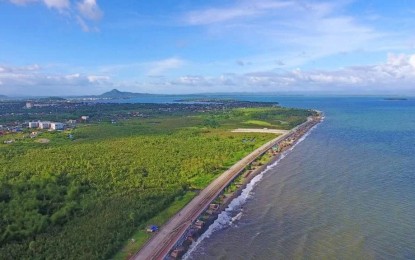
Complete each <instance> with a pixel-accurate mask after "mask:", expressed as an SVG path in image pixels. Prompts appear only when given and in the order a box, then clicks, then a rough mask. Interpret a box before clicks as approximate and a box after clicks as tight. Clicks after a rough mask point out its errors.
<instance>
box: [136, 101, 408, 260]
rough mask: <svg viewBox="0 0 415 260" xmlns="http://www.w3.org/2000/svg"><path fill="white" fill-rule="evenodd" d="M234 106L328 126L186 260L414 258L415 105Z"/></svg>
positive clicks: (260, 181)
mask: <svg viewBox="0 0 415 260" xmlns="http://www.w3.org/2000/svg"><path fill="white" fill-rule="evenodd" d="M226 97H230V96H226ZM233 97H234V98H240V99H245V100H252V101H276V102H280V104H281V105H283V106H290V107H303V108H315V109H319V110H322V111H324V113H325V115H326V118H325V120H324V122H323V123H322V124H320V125H319V126H317V128H315V129H314V130H313V131H312V132H311V133H310V134H309V135H308V136H307V137H306V138H305V139H304V140H303V141H302V142H300V143H298V144H297V145H296V147H295V148H294V149H293V150H292V151H290V152H288V153H287V154H286V155H285V157H284V158H283V159H282V160H280V161H279V162H278V163H277V164H276V165H274V166H273V167H272V168H270V169H268V170H267V171H266V172H265V173H264V174H262V175H259V176H257V178H256V179H255V181H254V182H255V184H253V185H250V186H249V187H248V190H246V191H245V192H244V194H243V196H242V197H240V198H238V199H237V200H236V201H234V203H233V204H232V205H231V207H230V208H229V210H228V211H227V212H225V213H222V214H221V215H220V217H219V219H218V221H217V222H216V223H215V224H213V225H212V226H211V228H210V230H209V231H208V232H207V233H205V234H204V238H203V240H201V241H200V242H199V243H198V244H197V245H196V246H195V247H194V248H193V249H192V252H191V253H190V254H188V256H187V258H188V259H415V99H414V98H410V99H409V100H406V101H386V100H383V98H376V97H370V98H359V97H353V98H332V97H331V98H318V97H277V96H272V95H264V96H260V95H258V96H246V95H244V96H233ZM174 99H177V97H176V98H172V97H169V98H167V97H165V98H161V100H160V102H169V101H170V102H171V101H173V100H174ZM136 102H143V100H136ZM241 206H243V215H242V218H241V219H240V220H239V221H238V222H236V223H234V224H230V218H231V217H232V216H235V215H236V214H237V213H238V212H240V210H241V209H240V208H241Z"/></svg>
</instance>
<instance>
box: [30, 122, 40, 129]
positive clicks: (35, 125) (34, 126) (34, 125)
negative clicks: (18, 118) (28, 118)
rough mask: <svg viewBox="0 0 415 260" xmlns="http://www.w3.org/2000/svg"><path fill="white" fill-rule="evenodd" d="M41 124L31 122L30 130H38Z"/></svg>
mask: <svg viewBox="0 0 415 260" xmlns="http://www.w3.org/2000/svg"><path fill="white" fill-rule="evenodd" d="M38 127H39V122H29V128H38Z"/></svg>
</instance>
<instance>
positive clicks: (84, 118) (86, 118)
mask: <svg viewBox="0 0 415 260" xmlns="http://www.w3.org/2000/svg"><path fill="white" fill-rule="evenodd" d="M81 119H82V120H84V121H86V120H88V119H89V116H81Z"/></svg>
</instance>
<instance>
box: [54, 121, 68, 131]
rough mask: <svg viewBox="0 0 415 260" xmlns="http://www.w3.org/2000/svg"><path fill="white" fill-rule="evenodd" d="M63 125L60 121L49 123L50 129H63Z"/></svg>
mask: <svg viewBox="0 0 415 260" xmlns="http://www.w3.org/2000/svg"><path fill="white" fill-rule="evenodd" d="M64 127H65V125H64V124H62V123H57V122H54V123H51V124H50V129H53V130H63V129H64Z"/></svg>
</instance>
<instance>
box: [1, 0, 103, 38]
mask: <svg viewBox="0 0 415 260" xmlns="http://www.w3.org/2000/svg"><path fill="white" fill-rule="evenodd" d="M9 2H10V3H12V4H15V5H19V6H26V5H28V4H31V3H43V4H44V5H46V6H47V7H48V8H49V9H55V10H57V11H59V13H61V14H64V15H68V17H72V18H73V19H74V20H75V21H76V22H77V23H78V24H79V26H80V27H81V29H82V30H83V31H85V32H90V31H97V28H96V26H93V25H91V24H90V23H91V22H97V21H99V20H100V19H101V18H102V16H103V12H102V10H101V9H100V7H99V6H98V4H97V1H96V0H80V1H78V2H76V3H75V2H74V1H71V0H9Z"/></svg>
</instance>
